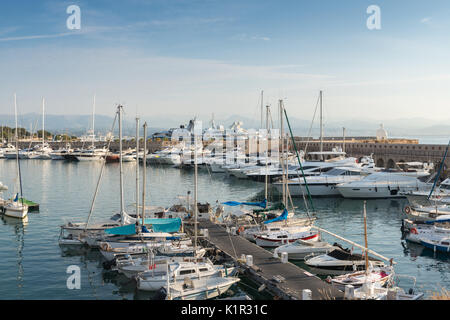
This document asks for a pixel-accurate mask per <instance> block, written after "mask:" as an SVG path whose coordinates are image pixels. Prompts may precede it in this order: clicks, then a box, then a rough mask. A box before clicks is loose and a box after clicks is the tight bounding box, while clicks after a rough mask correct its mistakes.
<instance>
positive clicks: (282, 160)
mask: <svg viewBox="0 0 450 320" xmlns="http://www.w3.org/2000/svg"><path fill="white" fill-rule="evenodd" d="M278 102H279V109H280V135H281V159H280V160H281V169H282V177H283V178H282V180H283V204H284V207H285V208H287V201H286V176H285V174H284V126H283V105H282V100H279V101H278Z"/></svg>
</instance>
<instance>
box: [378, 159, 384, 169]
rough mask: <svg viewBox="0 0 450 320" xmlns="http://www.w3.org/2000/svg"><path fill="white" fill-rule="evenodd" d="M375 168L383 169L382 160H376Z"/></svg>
mask: <svg viewBox="0 0 450 320" xmlns="http://www.w3.org/2000/svg"><path fill="white" fill-rule="evenodd" d="M377 167H378V168H384V160H383V159H382V158H380V159H378V160H377Z"/></svg>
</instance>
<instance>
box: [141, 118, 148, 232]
mask: <svg viewBox="0 0 450 320" xmlns="http://www.w3.org/2000/svg"><path fill="white" fill-rule="evenodd" d="M143 127H144V158H143V159H142V160H143V162H142V165H143V167H142V214H141V216H142V225H144V219H145V185H146V184H147V121H146V122H144V126H143Z"/></svg>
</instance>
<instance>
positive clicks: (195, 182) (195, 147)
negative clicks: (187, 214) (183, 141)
mask: <svg viewBox="0 0 450 320" xmlns="http://www.w3.org/2000/svg"><path fill="white" fill-rule="evenodd" d="M197 220H198V206H197V135H196V132H195V122H194V224H195V226H194V254H196V253H197Z"/></svg>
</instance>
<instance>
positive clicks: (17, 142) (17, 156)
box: [14, 93, 23, 207]
mask: <svg viewBox="0 0 450 320" xmlns="http://www.w3.org/2000/svg"><path fill="white" fill-rule="evenodd" d="M14 114H15V118H16V134H15V135H16V163H17V178H18V179H19V188H20V199H21V202H22V207H23V193H22V175H21V174H20V162H19V133H18V128H17V96H16V94H15V93H14Z"/></svg>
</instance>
